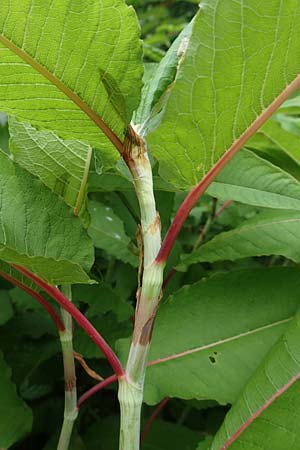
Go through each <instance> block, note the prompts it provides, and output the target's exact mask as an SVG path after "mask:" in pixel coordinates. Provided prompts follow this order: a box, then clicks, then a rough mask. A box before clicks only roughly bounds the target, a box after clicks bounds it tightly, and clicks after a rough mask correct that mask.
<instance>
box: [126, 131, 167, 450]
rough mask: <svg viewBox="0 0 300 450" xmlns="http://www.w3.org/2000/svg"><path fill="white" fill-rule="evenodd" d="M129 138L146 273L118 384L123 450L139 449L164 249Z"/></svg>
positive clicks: (141, 151) (137, 148) (142, 153)
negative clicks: (160, 256)
mask: <svg viewBox="0 0 300 450" xmlns="http://www.w3.org/2000/svg"><path fill="white" fill-rule="evenodd" d="M130 139H131V140H133V141H135V145H129V146H128V147H127V148H126V147H125V148H126V152H125V154H124V155H123V157H124V160H125V161H126V163H127V165H128V167H129V169H130V171H131V173H132V176H133V180H134V185H135V190H136V194H137V197H138V201H139V204H140V210H141V234H142V241H143V251H144V254H143V266H144V270H143V276H142V286H141V288H140V290H139V291H138V293H137V306H136V313H135V325H134V332H133V337H132V343H131V347H130V352H129V356H128V360H127V365H126V378H124V379H122V380H120V383H119V401H120V408H121V430H120V447H119V449H120V450H138V449H139V448H140V445H139V442H140V415H141V406H142V401H143V389H144V378H145V371H146V364H147V358H148V353H149V349H150V342H151V334H152V328H153V324H154V319H155V315H156V311H157V307H158V304H159V300H160V294H161V287H162V282H163V269H164V264H163V263H161V264H157V263H156V262H155V258H156V256H157V254H158V251H159V249H160V246H161V225H160V218H159V215H158V213H157V211H156V205H155V198H154V192H153V181H152V170H151V165H150V162H149V159H148V155H147V153H146V150H145V148H144V146H143V143H142V142H141V140H140V139H139V138H138V137H137V136H131V138H130Z"/></svg>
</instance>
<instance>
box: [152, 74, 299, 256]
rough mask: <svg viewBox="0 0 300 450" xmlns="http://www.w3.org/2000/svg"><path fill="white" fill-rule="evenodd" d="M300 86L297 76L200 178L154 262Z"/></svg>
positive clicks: (168, 251)
mask: <svg viewBox="0 0 300 450" xmlns="http://www.w3.org/2000/svg"><path fill="white" fill-rule="evenodd" d="M299 87H300V78H299V76H297V77H296V78H295V79H294V81H292V83H291V84H289V85H288V86H287V87H286V88H285V89H284V90H283V91H282V92H281V94H280V95H279V96H278V97H277V98H276V99H275V100H274V101H273V102H272V103H271V104H270V105H269V106H268V107H267V109H265V110H264V111H263V112H262V113H261V114H260V115H259V116H258V117H257V118H256V119H255V120H254V122H253V123H252V124H251V125H250V127H249V128H247V129H246V130H245V131H244V133H243V134H242V135H241V136H240V137H239V138H238V139H237V140H236V141H235V142H234V143H233V144H232V145H231V147H230V148H229V149H228V150H227V151H226V153H224V155H223V156H222V157H221V158H220V159H219V161H218V162H217V163H216V164H215V165H214V166H213V167H212V168H211V169H210V171H209V172H208V173H207V174H206V175H205V176H204V177H203V178H202V180H201V181H200V183H199V184H197V186H195V187H194V189H193V190H192V191H191V192H190V193H189V194H188V195H187V197H186V199H185V200H184V201H183V203H182V205H181V206H180V208H179V210H178V211H177V214H176V216H175V218H174V220H173V222H172V224H171V226H170V228H169V230H168V232H167V235H166V237H165V239H164V241H163V243H162V246H161V249H160V251H159V253H158V255H157V257H156V262H157V263H158V264H159V263H165V262H166V260H167V259H168V256H169V254H170V252H171V250H172V247H173V244H174V242H175V240H176V238H177V236H178V234H179V232H180V230H181V228H182V226H183V224H184V222H185V221H186V219H187V217H188V215H189V213H190V212H191V210H192V209H193V207H194V206H195V204H196V203H197V201H198V200H199V198H200V196H201V195H202V194H203V193H204V192H205V191H206V189H207V188H208V186H209V185H210V184H211V183H212V181H213V180H214V179H215V178H216V176H217V175H219V173H220V172H221V170H222V169H223V168H224V167H225V165H226V164H227V163H228V162H229V161H230V160H231V159H232V158H233V156H234V155H235V154H236V153H237V152H238V151H239V150H240V149H241V148H242V147H243V145H244V144H245V143H246V142H247V141H248V139H250V137H251V136H253V134H254V133H256V131H257V130H258V129H259V128H260V127H261V126H262V125H263V124H264V123H265V122H266V121H267V120H268V119H269V117H270V116H271V115H272V114H273V113H274V112H275V111H276V110H277V108H278V107H279V106H280V105H281V104H282V103H283V102H284V101H285V100H286V99H287V98H288V97H289V96H290V95H291V94H292V93H293V92H294V91H295V90H296V89H298V88H299Z"/></svg>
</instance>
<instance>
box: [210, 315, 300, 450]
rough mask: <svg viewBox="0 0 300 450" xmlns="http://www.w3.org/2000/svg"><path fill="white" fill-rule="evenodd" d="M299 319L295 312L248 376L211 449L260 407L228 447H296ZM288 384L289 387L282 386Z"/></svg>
mask: <svg viewBox="0 0 300 450" xmlns="http://www.w3.org/2000/svg"><path fill="white" fill-rule="evenodd" d="M299 320H300V317H299V314H297V316H296V317H295V319H294V321H293V322H292V323H291V324H290V326H289V327H288V329H287V330H286V331H285V333H284V335H283V336H282V338H281V339H280V340H279V341H278V343H276V345H275V346H274V347H273V348H272V350H271V351H270V353H269V354H268V355H267V356H266V358H265V360H264V361H263V363H262V364H261V366H260V367H259V368H258V370H257V371H256V373H255V374H254V376H253V377H252V378H251V379H250V381H249V383H248V384H247V386H246V387H245V389H244V390H243V391H242V393H241V394H240V396H239V398H238V400H237V402H236V403H235V404H234V406H233V407H232V409H231V411H230V412H229V413H228V415H227V416H226V418H225V422H224V424H223V426H222V428H221V429H220V431H219V432H218V434H217V435H216V437H215V439H214V441H213V444H212V446H211V450H220V449H221V448H223V446H224V444H225V443H226V442H227V440H228V439H230V438H231V436H233V435H234V433H235V432H236V431H237V430H239V428H240V427H241V426H243V425H244V424H246V423H247V421H248V420H249V419H250V418H251V416H253V415H256V414H257V413H258V412H259V410H260V408H262V409H264V410H263V411H262V413H261V414H258V417H256V418H255V420H254V421H253V422H252V424H250V426H249V427H248V428H247V429H246V430H245V431H244V432H243V433H242V434H241V435H240V436H239V437H238V438H237V440H235V441H234V442H233V443H232V444H231V445H230V449H232V450H242V449H245V448H247V449H249V450H250V449H251V450H298V449H299V446H300V433H299V420H300V402H299V382H297V383H296V381H297V379H296V378H297V377H298V379H299V377H300V347H299V339H300V322H299ZM293 381H295V382H294V383H293ZM289 384H290V387H289V389H286V388H287V387H288V386H289ZM280 394H282V395H280ZM277 395H278V398H277V399H275V397H274V396H277ZM272 400H274V401H273V402H272ZM269 402H270V406H268V403H269ZM226 448H227V447H226Z"/></svg>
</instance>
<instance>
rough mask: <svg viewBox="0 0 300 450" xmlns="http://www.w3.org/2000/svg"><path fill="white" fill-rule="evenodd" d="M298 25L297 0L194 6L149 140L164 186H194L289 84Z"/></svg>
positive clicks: (295, 66)
mask: <svg viewBox="0 0 300 450" xmlns="http://www.w3.org/2000/svg"><path fill="white" fill-rule="evenodd" d="M299 25H300V17H299V1H298V0H287V1H282V0H269V1H267V2H258V3H256V4H255V8H254V7H253V1H252V0H238V1H234V2H232V1H222V0H210V1H209V2H208V1H202V2H201V3H200V11H199V13H198V15H197V17H196V20H195V22H194V28H193V32H192V36H191V39H190V42H189V46H188V48H187V51H186V55H185V58H184V59H183V61H182V63H181V65H180V67H179V69H178V73H177V77H176V80H175V82H174V83H173V85H172V86H171V87H170V95H169V99H168V102H167V106H166V109H165V114H164V116H163V119H162V122H161V124H160V126H159V127H158V128H157V129H156V131H154V132H153V133H151V134H150V135H149V137H148V139H147V140H148V143H149V144H150V147H151V151H152V152H153V154H154V155H155V156H156V157H157V159H158V160H159V161H160V167H161V174H162V176H163V177H164V178H166V179H167V180H168V181H170V182H172V183H173V184H175V185H177V186H178V187H181V188H190V187H191V186H194V185H195V184H196V183H197V182H198V181H199V180H200V179H201V178H202V177H203V175H204V174H205V173H207V171H208V170H209V169H210V168H211V167H212V165H213V164H214V163H215V162H216V161H217V160H218V159H219V158H220V156H221V155H222V154H223V153H224V152H225V151H226V150H227V149H228V148H229V147H230V146H231V145H232V144H233V142H234V141H235V140H236V139H237V138H239V137H240V136H241V134H242V133H243V132H245V130H246V129H247V128H248V127H249V126H250V125H251V124H252V123H253V122H254V120H255V119H256V118H257V116H259V115H260V114H261V113H262V112H263V111H264V110H265V109H266V108H267V107H268V106H269V105H270V104H271V103H272V101H273V100H274V99H275V98H276V97H277V96H278V95H279V94H280V93H281V92H282V91H283V90H284V89H285V88H286V86H287V85H288V84H290V83H291V82H292V81H293V80H294V78H295V77H296V75H297V74H298V73H299V71H300V41H299ZM258 67H259V70H258Z"/></svg>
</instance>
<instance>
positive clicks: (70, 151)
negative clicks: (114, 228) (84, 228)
mask: <svg viewBox="0 0 300 450" xmlns="http://www.w3.org/2000/svg"><path fill="white" fill-rule="evenodd" d="M9 131H10V137H11V139H10V151H11V153H12V154H13V157H14V160H15V161H16V162H17V163H18V164H20V165H21V166H22V167H24V168H25V169H26V170H27V171H28V172H30V173H32V174H33V175H35V176H37V177H38V178H39V179H40V180H41V181H42V182H43V183H44V184H45V185H46V186H48V187H49V188H50V189H51V190H52V191H53V192H55V194H57V195H59V196H60V197H61V198H63V199H64V201H65V202H66V203H67V205H69V206H71V207H72V208H73V211H74V214H75V215H77V216H78V215H80V217H81V218H82V220H83V221H84V223H85V224H86V225H87V224H88V221H89V216H88V212H87V204H86V203H87V201H86V181H87V176H88V171H89V166H90V160H91V152H92V149H91V147H89V146H88V145H87V144H85V143H84V142H81V141H75V140H73V141H69V140H62V139H60V138H59V137H57V136H56V135H55V134H54V133H52V132H51V131H37V130H36V129H35V128H33V127H32V126H31V125H29V124H25V123H21V122H18V121H17V120H15V119H13V118H11V119H10V123H9Z"/></svg>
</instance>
